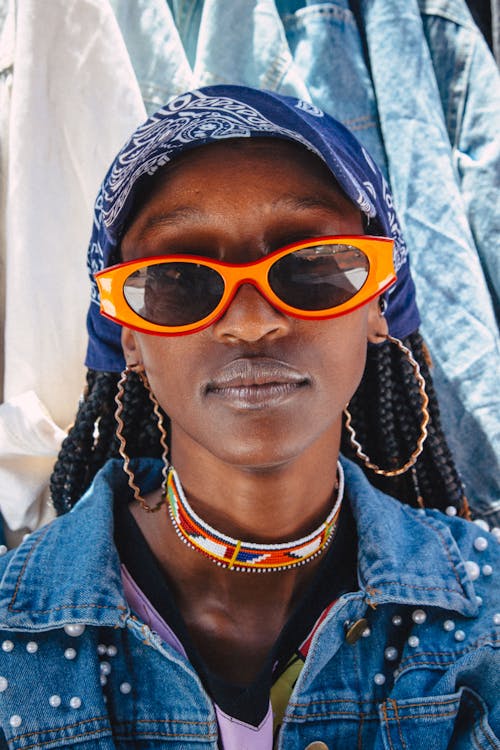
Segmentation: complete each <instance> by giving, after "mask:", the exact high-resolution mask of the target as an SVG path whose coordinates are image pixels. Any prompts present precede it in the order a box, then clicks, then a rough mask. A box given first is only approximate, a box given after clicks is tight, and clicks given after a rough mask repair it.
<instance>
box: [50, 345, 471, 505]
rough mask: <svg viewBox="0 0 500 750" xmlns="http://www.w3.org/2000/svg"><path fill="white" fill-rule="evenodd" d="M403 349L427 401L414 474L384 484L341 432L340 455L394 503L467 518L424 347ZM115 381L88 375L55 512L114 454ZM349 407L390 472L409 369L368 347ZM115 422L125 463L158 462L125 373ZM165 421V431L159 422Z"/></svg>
mask: <svg viewBox="0 0 500 750" xmlns="http://www.w3.org/2000/svg"><path fill="white" fill-rule="evenodd" d="M404 343H405V345H406V346H407V347H408V348H409V349H410V350H411V351H412V352H413V356H414V357H415V359H416V360H417V362H418V363H419V365H420V369H421V372H422V375H423V377H424V378H425V381H426V390H427V395H428V396H429V413H430V422H429V425H428V433H429V435H428V438H427V440H426V442H425V444H424V451H423V453H422V454H421V456H420V457H419V459H418V461H417V463H416V466H415V471H414V472H413V471H412V470H409V471H408V472H406V473H405V474H404V475H402V476H400V477H392V478H385V477H380V476H378V475H376V474H374V473H373V472H372V471H370V470H369V469H365V467H364V466H363V464H362V463H361V462H360V461H359V459H357V458H356V457H355V456H354V452H353V449H352V446H351V444H350V443H349V437H348V435H347V432H346V430H344V431H343V435H342V446H341V447H342V451H343V453H344V454H345V455H347V456H349V457H350V458H353V459H354V460H355V461H357V463H359V464H360V465H361V466H362V468H363V469H364V470H365V473H366V474H367V476H368V477H369V479H370V481H371V482H372V484H374V485H375V486H377V487H379V488H380V489H382V490H383V491H384V492H387V493H388V494H389V495H392V496H394V497H396V498H398V499H399V500H401V501H402V502H406V503H409V504H412V505H415V504H417V503H418V501H419V496H420V497H421V498H422V500H423V502H424V504H425V505H426V506H430V507H436V508H440V509H442V510H444V508H446V507H447V506H450V505H451V506H454V507H455V508H457V510H458V511H459V512H460V513H462V514H463V515H467V503H466V500H465V498H464V494H463V488H462V484H461V482H460V479H459V476H458V473H457V470H456V468H455V466H454V463H453V459H452V457H451V454H450V451H449V448H448V446H447V443H446V440H445V438H444V435H443V432H442V429H441V424H440V417H439V408H438V404H437V399H436V395H435V392H434V387H433V384H432V379H431V376H430V373H429V366H428V362H427V359H428V355H427V351H426V349H425V345H424V343H423V341H422V338H421V336H420V334H419V333H414V334H412V335H411V336H408V338H406V339H405V340H404ZM118 378H119V376H118V374H117V373H108V372H94V371H92V370H90V371H89V372H88V375H87V388H86V391H85V394H84V396H83V399H82V402H81V404H80V407H79V410H78V414H77V416H76V420H75V424H74V426H73V428H72V429H71V431H70V433H69V435H68V437H67V438H66V440H65V441H64V442H63V445H62V447H61V452H60V454H59V457H58V460H57V463H56V465H55V468H54V472H53V474H52V478H51V485H50V489H51V493H52V500H53V503H54V506H55V508H56V511H57V513H59V514H61V513H65V512H66V511H68V510H69V509H70V508H71V507H72V506H73V505H74V504H75V503H76V502H77V500H78V499H79V498H80V497H81V495H82V494H83V493H84V492H85V490H86V488H87V487H88V486H89V484H90V482H91V481H92V479H93V477H94V475H95V473H96V472H97V471H98V469H99V468H100V467H101V466H102V465H103V464H104V463H105V462H106V461H107V460H108V459H109V458H116V457H118V455H119V454H118V441H117V438H116V436H115V427H116V424H115V418H114V412H115V410H116V404H115V402H114V397H115V394H116V387H117V382H118ZM349 409H350V412H351V414H352V421H353V425H354V427H355V429H356V435H357V438H358V440H359V442H360V443H361V445H362V446H363V450H364V452H365V453H366V454H367V455H368V456H370V458H371V459H372V461H373V462H374V463H376V464H378V465H379V466H381V467H382V468H387V469H391V468H397V467H398V466H401V465H402V464H404V463H405V462H406V461H407V459H408V457H409V456H410V455H411V453H412V451H413V450H414V448H415V445H416V441H417V438H418V435H419V433H420V423H421V397H420V394H419V391H418V384H417V382H416V380H415V377H414V373H413V370H412V368H411V366H410V365H409V363H408V362H407V361H406V359H405V358H404V357H403V356H402V355H401V353H400V352H399V351H398V349H397V347H395V346H392V345H390V344H382V345H380V346H369V347H368V356H367V363H366V367H365V372H364V375H363V378H362V381H361V383H360V385H359V388H358V389H357V391H356V393H355V394H354V396H353V398H352V399H351V403H350V407H349ZM122 419H123V422H124V425H125V426H124V430H123V432H124V436H125V438H126V440H127V453H128V455H129V456H130V457H131V458H133V457H137V456H153V457H158V456H161V448H160V443H159V439H158V428H157V423H156V417H155V415H154V413H153V411H152V404H151V401H150V399H149V396H148V393H147V391H146V389H145V388H144V386H143V384H142V382H141V380H140V378H139V377H138V376H137V375H134V374H133V373H132V374H130V375H129V377H128V379H127V382H126V384H125V388H124V396H123V412H122ZM165 420H166V424H167V425H168V418H167V417H166V416H165Z"/></svg>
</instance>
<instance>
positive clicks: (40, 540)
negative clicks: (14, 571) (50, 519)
mask: <svg viewBox="0 0 500 750" xmlns="http://www.w3.org/2000/svg"><path fill="white" fill-rule="evenodd" d="M49 529H50V524H47V528H46V529H45V531H44V532H43V533H41V534H40V535H39V537H38V539H36V541H35V543H34V544H33V546H32V547H31V549H30V550H29V552H28V553H27V555H26V557H25V559H24V563H23V566H22V568H21V570H20V571H19V575H18V576H17V580H16V585H15V587H14V592H13V594H12V598H11V600H10V602H9V606H8V609H9V611H10V612H12V611H15V610H14V603H15V601H16V599H17V595H18V593H19V589H20V587H21V580H22V578H23V577H24V573H25V572H26V568H27V567H28V563H29V561H30V558H31V557H32V555H33V553H34V552H35V550H36V548H37V547H38V545H39V544H40V542H42V541H43V539H45V536H46V535H47V533H48V531H49Z"/></svg>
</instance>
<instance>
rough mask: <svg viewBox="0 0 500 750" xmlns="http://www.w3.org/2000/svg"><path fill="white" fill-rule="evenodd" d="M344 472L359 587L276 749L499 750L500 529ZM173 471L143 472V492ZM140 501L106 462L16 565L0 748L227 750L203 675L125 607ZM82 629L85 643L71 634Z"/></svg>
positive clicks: (0, 688) (343, 600) (316, 654)
mask: <svg viewBox="0 0 500 750" xmlns="http://www.w3.org/2000/svg"><path fill="white" fill-rule="evenodd" d="M343 466H344V471H345V478H346V488H347V492H348V497H349V500H350V503H351V506H352V509H353V513H354V517H355V520H356V524H357V528H358V536H359V550H358V581H359V590H358V591H354V592H352V593H348V594H346V595H343V596H342V597H340V599H339V600H338V601H337V602H336V603H335V605H334V606H333V607H332V609H331V610H330V612H329V614H328V616H327V617H326V618H325V620H324V621H323V623H322V624H321V625H320V627H319V629H318V631H317V633H316V635H315V637H314V639H313V641H312V645H311V649H310V651H309V654H308V656H307V659H306V662H305V666H304V668H303V670H302V672H301V675H300V677H299V679H298V682H297V684H296V685H295V688H294V690H293V693H292V696H291V700H290V703H289V705H288V707H287V710H286V713H285V718H284V723H283V726H282V729H281V732H280V736H279V741H278V747H279V748H281V749H282V750H285V749H286V750H303V749H304V747H306V746H307V744H308V743H310V742H313V741H314V740H321V741H323V742H325V743H326V744H327V745H328V746H329V747H330V748H334V747H342V748H352V747H355V746H358V745H360V744H361V745H362V746H363V748H366V749H367V750H368V749H370V750H371V749H373V750H383V749H384V750H386V749H387V748H388V747H391V748H393V749H396V748H397V749H398V750H403V748H412V750H428V748H429V747H432V748H433V750H444V749H445V748H448V750H462V749H463V748H466V747H467V748H469V747H481V748H493V747H498V742H499V740H498V733H499V731H500V710H499V696H500V670H499V669H498V660H497V659H496V654H497V653H498V651H496V650H495V646H496V645H498V641H499V639H498V636H499V629H500V602H499V587H498V585H497V578H498V575H497V574H498V569H499V563H500V560H499V557H500V554H499V553H500V546H499V543H498V530H496V531H495V534H489V533H488V532H486V531H484V529H483V528H482V527H480V526H478V525H476V524H475V523H471V522H467V521H464V520H462V519H458V518H449V517H447V516H446V515H444V514H442V513H440V512H439V511H434V510H427V511H424V510H414V509H411V508H408V507H407V506H404V505H402V504H400V503H398V502H397V501H396V500H393V499H391V498H388V497H387V496H386V495H383V494H382V493H380V492H378V491H377V490H375V489H373V487H372V486H371V485H370V484H369V483H368V482H367V480H366V478H365V477H364V475H363V474H362V472H361V471H360V470H359V469H358V468H357V467H355V466H354V465H353V464H351V463H350V462H348V461H345V460H343ZM161 468H162V464H161V462H160V461H158V460H152V459H149V460H142V461H138V462H135V463H134V471H135V474H136V477H137V481H138V483H139V485H140V487H141V489H142V491H143V492H148V491H149V490H151V489H153V488H154V487H156V486H158V484H159V483H160V482H161ZM129 493H130V491H129V490H128V488H127V484H126V477H125V474H124V473H123V470H122V467H121V464H120V462H118V461H111V462H109V463H108V464H107V465H106V466H105V467H104V469H102V470H101V472H99V474H98V475H97V477H96V479H95V481H94V483H93V486H92V487H91V488H90V489H89V491H88V492H87V493H86V495H85V496H84V498H83V499H82V500H81V501H80V502H79V503H78V504H77V505H76V506H75V508H74V510H73V511H72V512H71V513H69V514H67V515H66V516H62V517H61V518H58V519H56V520H55V521H54V522H52V523H51V524H50V525H48V526H46V527H44V528H43V529H40V530H38V531H36V532H35V533H33V534H32V535H31V536H30V537H29V538H27V539H26V540H25V541H24V542H23V543H22V545H21V546H20V547H19V548H18V549H17V550H15V551H13V552H11V553H8V554H7V555H6V556H5V557H4V558H3V559H2V561H1V563H0V570H1V575H2V584H1V587H0V628H1V630H2V631H3V632H2V633H1V636H0V637H1V639H2V642H3V647H2V650H1V651H0V676H1V678H2V679H1V680H0V726H1V729H2V731H3V733H4V735H5V738H6V739H4V740H3V741H2V740H1V739H0V747H3V748H6V747H7V742H8V743H9V747H10V748H16V749H19V750H20V749H21V748H25V749H26V750H27V749H28V748H35V747H45V746H50V747H52V748H71V747H79V748H89V750H90V748H92V750H111V749H112V748H118V749H119V750H126V749H128V748H130V747H135V748H146V747H147V748H153V747H155V748H156V747H157V748H165V749H166V748H183V749H184V750H189V749H190V748H192V749H193V750H194V749H195V748H197V749H198V750H200V749H201V748H205V749H206V750H208V749H209V748H210V750H216V749H217V734H218V732H217V723H216V716H215V712H214V708H213V705H212V702H211V700H210V698H209V696H208V695H207V694H206V692H205V691H204V689H203V687H202V685H201V683H200V681H199V679H198V677H197V675H196V674H195V672H194V671H193V668H192V667H191V665H190V664H189V662H188V661H187V660H186V659H185V658H184V657H183V656H181V655H180V654H178V653H177V652H176V651H175V650H174V649H173V648H172V647H171V646H169V645H168V644H167V643H166V642H164V641H162V640H161V639H160V637H159V636H158V635H157V634H156V633H154V632H152V631H151V630H150V629H149V628H148V627H147V626H145V625H144V624H143V623H142V622H141V621H140V619H139V618H138V616H137V614H136V613H134V612H132V611H130V608H129V605H128V604H127V602H126V601H125V598H124V594H123V589H122V582H121V577H120V565H119V559H118V554H117V551H116V548H115V546H114V543H113V512H112V505H113V497H115V496H116V497H120V498H122V497H123V496H124V494H125V496H127V494H129ZM479 539H481V540H482V541H481V542H480V541H479ZM193 554H195V553H193ZM47 571H50V575H48V573H47ZM362 617H363V618H366V619H367V621H368V627H369V629H370V632H369V634H368V633H366V636H365V637H360V638H359V639H358V640H357V641H356V643H354V644H353V645H350V644H349V643H347V641H346V640H345V633H346V630H345V628H346V623H347V622H349V623H353V622H355V621H357V620H358V619H359V618H362ZM72 624H73V625H74V624H82V625H85V629H84V632H83V633H82V634H80V635H71V634H70V633H68V632H66V631H65V630H64V629H63V628H64V626H65V625H66V626H67V625H72ZM28 644H31V645H30V646H28ZM389 647H391V650H390V651H388V650H387V649H388V648H389ZM68 649H71V651H68ZM495 732H496V734H495ZM226 750H228V749H226Z"/></svg>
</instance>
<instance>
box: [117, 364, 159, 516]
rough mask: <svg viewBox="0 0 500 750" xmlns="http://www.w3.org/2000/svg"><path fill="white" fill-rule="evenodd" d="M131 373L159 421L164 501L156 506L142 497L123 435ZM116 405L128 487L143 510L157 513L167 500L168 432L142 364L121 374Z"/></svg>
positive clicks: (118, 436)
mask: <svg viewBox="0 0 500 750" xmlns="http://www.w3.org/2000/svg"><path fill="white" fill-rule="evenodd" d="M131 372H134V373H136V375H139V377H140V379H141V382H142V384H143V386H144V388H145V389H146V391H147V392H148V396H149V398H150V400H151V403H152V404H153V412H154V414H155V417H156V419H157V421H158V430H159V432H160V445H161V447H162V460H163V469H162V477H163V481H162V485H161V486H162V499H161V500H159V501H158V502H157V503H156V505H152V506H150V505H148V504H147V503H146V501H145V500H144V498H143V497H142V496H141V491H140V489H139V487H138V486H137V484H136V483H135V477H134V473H133V471H132V469H131V468H130V457H129V455H128V454H127V441H126V439H125V436H124V435H123V427H124V423H123V419H122V417H121V415H122V412H123V394H124V392H125V383H126V382H127V378H128V376H129V374H130V373H131ZM115 403H116V406H117V408H116V411H115V419H116V437H117V438H118V441H119V443H120V445H119V447H118V453H119V454H120V456H121V457H122V459H123V471H124V472H125V474H126V475H127V477H128V486H129V487H130V489H131V490H132V491H133V493H134V500H136V501H137V502H138V503H139V505H140V506H141V508H142V509H143V510H145V511H146V512H147V513H156V511H158V510H160V508H161V507H162V505H164V503H165V501H166V500H165V498H166V492H165V488H166V485H167V476H168V470H169V462H168V458H167V454H168V444H167V431H166V429H165V425H164V424H163V416H162V414H161V411H160V405H159V403H158V401H157V400H156V397H155V395H154V393H153V391H152V390H151V387H150V385H149V381H148V379H147V376H146V372H145V370H144V366H143V365H142V364H133V365H127V366H126V367H125V369H124V370H123V372H122V373H121V376H120V380H119V381H118V386H117V392H116V396H115Z"/></svg>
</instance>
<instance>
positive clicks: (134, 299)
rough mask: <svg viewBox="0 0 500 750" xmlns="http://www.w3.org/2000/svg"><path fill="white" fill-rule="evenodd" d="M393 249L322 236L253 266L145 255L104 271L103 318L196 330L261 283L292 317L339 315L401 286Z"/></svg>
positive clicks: (141, 327) (384, 241)
mask: <svg viewBox="0 0 500 750" xmlns="http://www.w3.org/2000/svg"><path fill="white" fill-rule="evenodd" d="M393 244H394V243H393V240H391V239H389V238H387V237H370V236H367V235H362V236H342V237H317V238H314V239H310V240H305V241H302V242H294V243H293V244H291V245H287V246H286V247H283V248H280V249H279V250H275V251H274V252H272V253H269V255H266V256H264V257H263V258H260V259H259V260H256V261H253V262H251V263H224V262H221V261H217V260H212V259H211V258H206V257H201V256H197V255H159V256H155V257H151V258H141V259H140V260H133V261H129V262H127V263H120V264H119V265H116V266H111V267H110V268H106V269H104V270H103V271H99V272H98V273H96V275H95V278H96V281H97V284H98V286H99V292H100V297H101V313H102V314H103V315H105V316H106V317H107V318H110V319H111V320H114V321H115V322H116V323H119V324H120V325H122V326H126V327H127V328H133V329H135V330H137V331H141V332H143V333H153V334H156V335H160V336H176V335H182V334H187V333H194V332H195V331H200V330H201V329H202V328H206V327H207V326H209V325H211V324H212V323H214V322H215V321H216V320H217V319H218V318H220V317H221V316H222V315H223V314H224V312H225V311H226V310H227V308H228V305H229V304H230V302H231V300H232V299H233V297H234V295H235V294H236V291H237V290H238V288H239V287H240V286H241V285H242V284H253V285H254V286H255V287H256V288H257V289H258V290H259V292H260V293H261V294H262V295H263V296H264V297H265V298H266V299H267V300H268V301H269V302H270V303H271V305H273V307H275V308H276V309H278V310H280V311H281V312H283V313H285V314H286V315H291V316H293V317H296V318H304V319H306V320H319V319H324V318H334V317H336V316H338V315H345V314H346V313H348V312H351V311H352V310H355V309H356V308H357V307H360V306H361V305H364V304H366V303H367V302H369V301H370V300H371V299H373V298H374V297H377V296H378V295H379V294H381V293H382V292H384V291H385V290H386V289H387V288H388V287H390V286H391V284H393V283H394V282H395V280H396V274H395V272H394V265H393V260H392V247H393Z"/></svg>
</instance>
